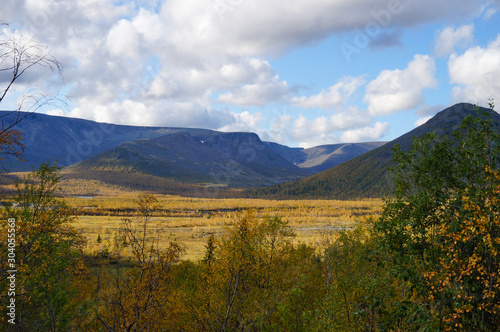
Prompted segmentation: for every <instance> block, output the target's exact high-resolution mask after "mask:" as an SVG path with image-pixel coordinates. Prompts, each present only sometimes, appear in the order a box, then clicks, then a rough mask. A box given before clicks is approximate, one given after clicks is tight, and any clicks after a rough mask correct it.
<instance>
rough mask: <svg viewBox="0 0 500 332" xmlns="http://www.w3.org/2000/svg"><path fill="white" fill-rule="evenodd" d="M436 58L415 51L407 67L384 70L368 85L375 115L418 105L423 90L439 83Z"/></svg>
mask: <svg viewBox="0 0 500 332" xmlns="http://www.w3.org/2000/svg"><path fill="white" fill-rule="evenodd" d="M435 70H436V66H435V63H434V59H433V58H431V57H429V56H428V55H418V54H417V55H415V57H414V58H413V60H412V61H410V63H408V67H406V68H405V69H402V70H401V69H395V70H384V71H382V72H381V73H380V74H379V75H378V76H377V78H376V79H375V80H373V81H371V82H370V83H368V85H367V87H366V94H365V98H364V100H365V102H367V103H368V104H369V106H368V111H369V112H370V114H371V115H372V116H377V115H387V114H392V113H394V112H397V111H401V110H408V109H412V108H415V107H417V106H418V105H420V104H421V103H422V102H423V101H424V94H423V90H424V89H426V88H431V87H434V86H435V85H436V80H435V78H434V72H435Z"/></svg>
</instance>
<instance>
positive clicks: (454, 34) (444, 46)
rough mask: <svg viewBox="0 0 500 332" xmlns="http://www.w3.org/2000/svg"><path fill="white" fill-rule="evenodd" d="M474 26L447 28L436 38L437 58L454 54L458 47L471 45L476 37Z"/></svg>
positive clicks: (435, 49)
mask: <svg viewBox="0 0 500 332" xmlns="http://www.w3.org/2000/svg"><path fill="white" fill-rule="evenodd" d="M473 32H474V25H473V24H468V25H462V26H461V27H458V28H456V29H455V28H453V27H447V28H445V29H444V30H443V31H441V32H440V33H439V35H438V36H437V38H436V46H435V48H434V52H435V53H436V55H437V56H446V55H449V54H450V53H453V52H454V51H455V49H456V48H457V47H466V46H468V45H470V43H471V42H472V40H473V38H474V36H473Z"/></svg>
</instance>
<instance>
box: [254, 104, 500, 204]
mask: <svg viewBox="0 0 500 332" xmlns="http://www.w3.org/2000/svg"><path fill="white" fill-rule="evenodd" d="M481 111H483V112H488V113H491V115H492V120H493V121H494V122H495V123H497V124H498V128H499V130H500V115H499V114H498V113H496V112H494V111H491V110H489V109H486V108H481ZM475 112H476V111H475V106H474V105H472V104H466V103H462V104H456V105H454V106H452V107H449V108H447V109H445V110H443V111H441V112H440V113H438V114H437V115H435V116H434V117H433V118H432V119H430V120H429V121H427V122H426V123H425V124H423V125H421V126H419V127H417V128H415V129H414V130H412V131H410V132H408V133H406V134H405V135H403V136H401V137H399V138H397V139H395V140H393V141H391V142H389V143H386V144H384V145H382V146H381V147H379V148H377V149H374V150H371V151H369V152H367V153H364V154H362V155H360V156H358V157H356V158H353V159H350V160H349V161H346V162H344V163H342V164H340V165H338V166H335V167H333V168H331V169H328V170H326V171H324V172H321V173H318V174H315V175H312V176H310V177H307V178H304V179H301V180H298V181H295V182H291V183H284V184H280V185H276V186H272V187H268V188H259V189H255V190H253V191H249V192H248V195H249V196H259V197H297V198H299V197H315V198H336V199H353V198H368V197H383V196H387V195H390V194H392V191H393V185H392V181H391V175H390V173H389V172H388V170H387V169H388V167H389V166H390V165H391V163H392V159H393V156H394V154H393V151H392V148H393V147H394V146H395V145H396V144H399V145H400V146H401V149H402V150H403V151H407V150H408V149H409V148H410V146H411V144H412V140H413V137H415V136H417V137H420V136H422V135H424V134H425V133H428V132H432V131H435V132H436V133H437V134H439V135H446V134H450V133H451V132H452V131H453V130H456V129H458V128H459V127H460V124H461V122H462V120H463V119H464V118H465V117H466V116H467V115H468V114H474V113H475Z"/></svg>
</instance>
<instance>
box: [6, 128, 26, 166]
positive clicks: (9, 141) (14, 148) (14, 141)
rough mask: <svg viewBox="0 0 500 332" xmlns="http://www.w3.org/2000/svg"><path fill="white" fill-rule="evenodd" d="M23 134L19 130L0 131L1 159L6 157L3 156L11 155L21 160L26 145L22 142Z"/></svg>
mask: <svg viewBox="0 0 500 332" xmlns="http://www.w3.org/2000/svg"><path fill="white" fill-rule="evenodd" d="M21 139H22V134H21V132H20V131H19V130H15V129H10V130H7V131H3V132H2V131H0V160H4V159H5V158H3V157H1V156H7V155H11V156H14V157H15V158H17V159H18V160H21V159H22V158H21V155H22V152H23V148H24V145H23V144H22V143H21Z"/></svg>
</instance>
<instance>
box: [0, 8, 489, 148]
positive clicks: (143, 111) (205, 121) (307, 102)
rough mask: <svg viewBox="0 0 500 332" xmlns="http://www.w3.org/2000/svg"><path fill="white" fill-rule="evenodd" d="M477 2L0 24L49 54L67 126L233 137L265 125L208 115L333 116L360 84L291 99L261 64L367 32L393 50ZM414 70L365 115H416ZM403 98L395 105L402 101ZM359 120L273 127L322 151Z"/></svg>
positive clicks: (6, 14)
mask: <svg viewBox="0 0 500 332" xmlns="http://www.w3.org/2000/svg"><path fill="white" fill-rule="evenodd" d="M480 3H482V0H457V1H454V2H450V1H449V0H433V1H430V0H422V1H409V2H405V1H389V2H388V1H387V0H356V1H350V0H339V1H331V0H310V1H303V0H289V1H286V2H283V1H264V0H253V1H245V0H231V1H226V0H214V1H201V0H169V1H159V0H147V1H139V2H137V1H116V0H68V1H52V0H6V1H3V2H2V10H1V12H0V20H4V21H8V22H12V23H13V24H14V25H15V27H16V28H19V29H21V30H22V31H32V32H34V33H35V34H36V36H37V38H38V40H39V41H40V42H41V43H44V44H47V45H49V46H50V48H51V51H52V53H53V54H54V55H55V57H56V58H57V59H58V60H59V61H61V62H62V64H63V65H64V68H65V73H64V76H65V81H66V82H67V85H66V86H65V87H64V90H65V91H66V90H67V91H68V96H69V97H70V98H71V107H72V108H74V109H73V110H72V111H71V112H69V114H71V115H73V116H80V117H84V118H88V119H93V120H99V121H107V122H114V123H127V124H136V125H140V124H156V125H167V126H168V125H177V126H191V127H192V126H202V127H209V128H212V129H218V128H226V129H228V130H229V129H230V128H236V129H237V128H244V123H248V124H249V125H248V128H253V127H256V126H258V125H259V123H261V122H262V120H263V117H264V115H262V114H261V115H259V114H260V113H259V114H258V113H255V114H250V113H245V112H233V111H229V110H227V109H222V110H214V109H213V105H214V104H223V105H221V107H222V108H224V107H225V106H226V105H228V106H229V105H237V106H243V105H251V106H264V107H265V106H266V105H267V104H269V103H275V102H281V103H285V104H293V105H295V106H299V107H302V108H323V109H332V108H335V107H341V106H344V105H345V100H346V98H349V96H352V94H353V93H354V92H353V91H354V90H356V89H357V87H358V86H359V85H360V84H364V83H362V82H361V80H360V79H359V78H350V80H349V79H344V80H342V81H340V82H339V83H337V84H335V85H333V86H332V87H330V88H325V89H324V90H323V91H321V92H320V93H318V94H317V95H313V96H299V97H296V98H293V99H292V97H291V96H292V95H293V87H292V86H289V84H288V83H287V82H286V81H284V80H280V79H279V77H278V76H277V74H279V73H276V72H275V70H274V69H273V68H272V66H271V64H270V63H269V62H268V61H267V60H265V59H267V58H269V57H270V56H279V55H282V54H284V53H286V52H288V51H290V50H292V49H294V48H297V47H302V46H305V45H313V44H315V43H317V42H320V41H322V40H325V39H327V38H329V37H330V36H331V35H332V34H343V33H348V32H350V31H353V30H357V29H360V28H361V29H362V30H364V28H366V27H374V26H375V25H378V32H377V34H376V36H372V37H373V45H374V46H375V45H384V47H385V46H390V45H397V44H398V39H399V37H400V36H401V35H402V33H401V31H403V30H404V29H405V28H408V27H412V26H415V25H417V24H422V23H426V22H434V21H437V20H440V19H450V20H453V19H455V18H462V17H470V16H471V15H474V13H475V12H476V11H477V8H479V6H478V5H479V4H480ZM394 4H395V5H396V6H394ZM360 8H362V9H360ZM413 62H415V64H410V65H409V66H408V68H407V69H404V70H401V71H400V72H396V71H388V72H386V73H385V74H384V75H385V76H387V77H386V79H387V80H385V81H384V80H383V78H384V77H381V76H384V75H382V74H381V76H379V78H380V79H378V80H376V81H374V82H371V83H370V84H371V86H370V87H371V89H370V91H369V93H368V94H367V97H366V100H368V102H369V104H370V107H369V111H370V114H372V115H379V114H388V113H391V112H394V111H395V110H396V109H400V108H405V107H406V108H408V107H410V106H411V105H413V104H418V103H417V101H420V100H421V99H422V94H421V90H422V89H423V88H425V87H428V86H430V85H432V84H430V81H432V79H431V78H430V77H432V66H433V61H432V60H430V59H425V58H418V59H417V58H416V59H415V60H414V61H413ZM419 66H420V67H419ZM414 67H419V68H416V69H414ZM419 70H420V71H421V72H419ZM426 75H427V76H426ZM40 77H42V76H40ZM408 80H410V81H411V80H415V81H416V83H417V84H416V85H417V86H416V87H413V86H410V88H411V89H410V92H408V95H404V94H403V92H402V91H403V90H402V89H403V88H405V87H407V86H408V85H409V84H408V82H407V81H408ZM388 82H389V83H390V84H389V85H391V84H392V85H395V86H396V87H393V89H392V90H391V92H390V93H387V92H386V91H384V90H383V88H385V87H386V83H388ZM398 84H400V85H401V87H400V88H398V87H397V85H398ZM379 88H380V90H379ZM404 99H407V102H406V103H404V102H402V101H401V100H404ZM386 101H387V103H385V102H386ZM224 104H226V105H224ZM384 104H386V106H384ZM363 114H364V115H359V114H358V113H355V115H352V114H350V113H339V114H336V115H332V116H330V117H326V116H325V117H324V118H318V119H319V120H306V122H305V123H303V122H304V121H303V120H300V121H298V122H297V120H299V118H297V119H296V120H295V122H294V121H293V120H291V119H288V120H287V118H282V119H281V120H282V121H281V122H280V124H279V125H278V124H277V125H276V127H274V128H275V129H276V133H278V131H279V130H278V129H279V126H281V125H283V123H286V122H287V121H290V122H288V124H289V125H292V123H293V127H294V128H295V129H296V131H295V134H294V135H295V136H294V137H297V138H301V139H302V141H304V142H312V140H313V137H312V134H310V133H309V134H307V133H306V132H305V129H304V130H302V129H301V128H302V127H301V124H303V125H304V127H303V128H307V127H309V128H311V129H318V130H319V131H320V134H321V135H323V136H322V137H323V138H321V139H322V140H323V141H326V140H329V139H332V140H333V139H337V140H338V139H340V136H339V135H340V134H341V133H340V131H342V130H355V129H359V128H363V127H366V126H369V125H370V123H369V121H368V120H369V119H368V120H367V116H366V112H364V113H363ZM301 121H302V122H301ZM322 122H326V125H324V124H322ZM343 122H345V123H348V124H349V125H348V124H345V125H342V123H343ZM342 128H343V129H342ZM332 133H333V134H332ZM276 135H278V134H276ZM292 136H293V135H292Z"/></svg>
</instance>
